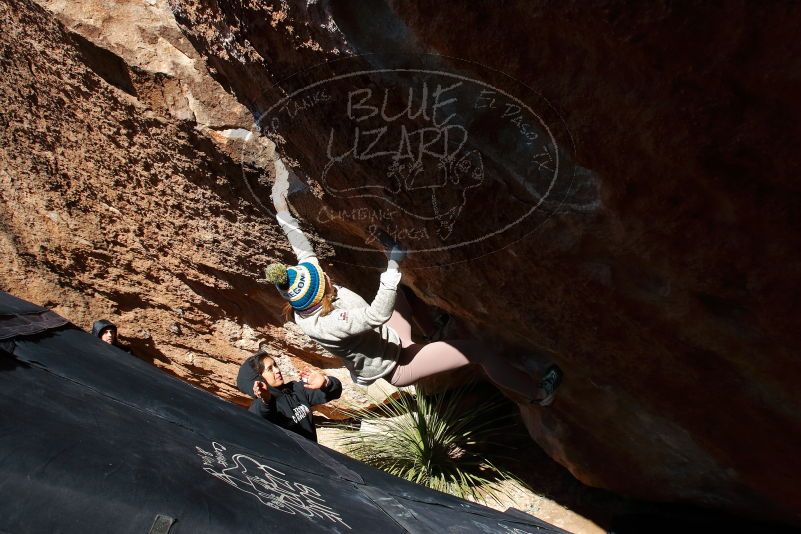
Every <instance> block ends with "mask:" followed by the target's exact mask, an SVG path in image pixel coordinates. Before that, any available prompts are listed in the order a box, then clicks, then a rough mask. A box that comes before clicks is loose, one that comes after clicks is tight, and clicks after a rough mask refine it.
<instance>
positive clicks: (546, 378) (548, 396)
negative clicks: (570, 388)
mask: <svg viewBox="0 0 801 534" xmlns="http://www.w3.org/2000/svg"><path fill="white" fill-rule="evenodd" d="M561 383H562V370H561V369H560V368H559V366H558V365H552V366H550V367H548V369H546V370H545V374H544V375H543V376H542V380H540V388H542V389H543V390H544V391H545V398H543V399H542V400H540V401H539V403H540V406H550V405H551V403H552V402H553V399H554V397H556V390H557V389H559V384H561Z"/></svg>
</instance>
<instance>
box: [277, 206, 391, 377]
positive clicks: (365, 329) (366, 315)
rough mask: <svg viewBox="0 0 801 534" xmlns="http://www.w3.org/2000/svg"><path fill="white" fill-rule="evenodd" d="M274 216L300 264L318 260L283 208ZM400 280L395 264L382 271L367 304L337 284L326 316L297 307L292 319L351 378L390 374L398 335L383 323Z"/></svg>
mask: <svg viewBox="0 0 801 534" xmlns="http://www.w3.org/2000/svg"><path fill="white" fill-rule="evenodd" d="M277 218H278V223H279V224H280V225H281V229H282V230H283V231H284V233H285V234H286V236H287V238H288V239H289V243H290V245H292V250H293V251H294V253H295V256H296V257H297V260H298V263H300V262H303V261H313V262H315V263H319V262H318V260H317V257H316V256H315V254H314V250H313V249H312V247H311V244H310V243H309V240H308V239H307V238H306V236H305V235H304V234H303V232H302V231H301V229H300V226H299V225H298V221H297V220H296V219H295V218H294V217H292V215H291V214H290V213H289V212H287V211H279V212H278V214H277ZM400 279H401V274H400V271H398V270H397V269H387V270H386V271H385V272H384V273H382V274H381V277H380V285H379V288H378V292H377V293H376V296H375V298H374V299H373V302H372V303H370V304H367V301H365V300H364V299H363V298H362V297H360V296H359V295H357V294H356V293H354V292H353V291H350V290H349V289H347V288H344V287H341V286H335V287H336V288H337V298H336V299H335V300H334V301H333V302H332V304H333V305H334V308H335V310H334V311H332V312H331V313H329V314H328V315H326V316H325V317H321V316H320V312H319V311H317V312H316V313H313V314H311V315H308V316H303V315H301V314H299V313H297V312H296V313H295V323H297V325H298V326H300V328H301V329H302V330H303V331H304V332H305V333H306V335H308V336H309V337H310V338H312V339H313V340H314V341H316V342H317V343H318V344H319V345H320V346H322V347H323V348H325V349H326V350H328V352H330V353H331V354H334V355H335V356H339V357H341V358H343V359H344V361H345V367H347V368H348V370H349V371H350V374H351V377H352V378H353V381H354V382H356V383H357V384H362V385H368V384H371V383H372V382H375V381H376V380H378V379H379V378H382V377H385V376H387V375H390V374H391V373H392V371H394V369H395V366H396V365H397V362H398V356H399V355H400V348H401V347H400V338H399V337H398V334H397V333H396V332H395V331H394V330H393V329H392V328H390V327H389V326H388V325H387V324H386V322H387V321H389V318H390V317H391V316H392V311H393V310H394V309H395V297H396V295H397V290H398V284H399V283H400Z"/></svg>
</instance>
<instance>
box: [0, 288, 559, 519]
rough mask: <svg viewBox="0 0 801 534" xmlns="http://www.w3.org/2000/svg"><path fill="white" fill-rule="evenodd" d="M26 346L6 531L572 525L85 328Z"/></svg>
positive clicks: (7, 460) (0, 424) (1, 416)
mask: <svg viewBox="0 0 801 534" xmlns="http://www.w3.org/2000/svg"><path fill="white" fill-rule="evenodd" d="M20 302H21V301H19V300H18V299H13V297H10V296H9V295H7V294H6V293H2V292H0V316H13V315H15V314H18V313H20V312H22V313H44V312H45V311H44V310H43V309H38V310H37V309H35V308H36V307H32V308H26V307H25V306H23V305H21V304H20ZM23 302H24V301H23ZM12 341H13V344H11V345H4V347H6V350H5V351H0V532H9V533H14V534H22V533H29V532H30V533H40V532H48V533H49V532H65V533H71V532H75V533H86V532H109V533H111V532H113V533H120V534H124V533H131V534H133V533H136V534H147V533H148V532H153V533H162V534H179V533H201V532H202V533H218V532H219V533H236V532H243V533H253V532H271V533H280V532H293V533H296V532H342V533H345V532H379V533H380V534H391V533H394V532H465V533H467V532H498V533H524V532H531V533H533V532H540V533H544V532H563V531H562V530H560V529H558V528H556V527H554V526H552V525H548V524H547V523H544V522H542V521H539V520H538V519H536V518H534V517H531V516H524V515H522V514H521V515H517V514H515V515H512V514H504V513H501V512H497V511H494V510H492V509H489V508H486V507H483V506H479V505H476V504H473V503H470V502H467V501H464V500H461V499H457V498H455V497H452V496H449V495H445V494H443V493H439V492H436V491H432V490H429V489H427V488H423V487H421V486H418V485H416V484H412V483H409V482H407V481H404V480H401V479H398V478H396V477H393V476H390V475H388V474H386V473H382V472H380V471H377V470H375V469H373V468H370V467H368V466H366V465H364V464H362V463H360V462H357V461H354V460H352V459H350V458H347V457H345V456H343V455H340V454H338V453H336V452H334V451H331V450H330V449H327V448H325V447H322V446H319V445H317V444H315V443H312V442H309V441H303V438H300V437H298V436H296V435H295V434H292V433H288V432H285V431H284V430H283V429H281V428H279V427H276V426H274V425H272V424H270V423H267V422H265V421H264V420H262V419H261V418H259V417H257V416H255V415H254V414H251V413H249V412H247V411H246V410H243V409H242V408H240V407H238V406H234V405H232V404H229V403H227V402H225V401H223V400H221V399H219V398H217V397H215V396H213V395H211V394H210V393H208V392H205V391H202V390H200V389H197V388H195V387H193V386H191V385H189V384H187V383H185V382H182V381H181V380H178V379H176V378H174V377H171V376H169V375H167V374H165V373H163V372H161V371H159V370H158V369H157V368H155V367H153V366H151V365H149V364H147V363H146V362H143V361H141V360H138V359H137V358H134V357H131V356H130V355H129V354H127V353H125V352H122V351H120V350H119V349H117V348H115V347H113V346H111V345H108V344H106V343H103V342H102V341H100V340H99V339H97V338H95V337H93V336H91V335H89V334H87V333H85V332H83V331H81V330H79V329H77V328H76V327H74V326H72V325H69V324H67V325H64V326H60V325H59V326H54V327H53V328H50V329H48V330H47V331H44V332H39V333H37V334H35V335H18V336H15V337H14V338H13V340H12Z"/></svg>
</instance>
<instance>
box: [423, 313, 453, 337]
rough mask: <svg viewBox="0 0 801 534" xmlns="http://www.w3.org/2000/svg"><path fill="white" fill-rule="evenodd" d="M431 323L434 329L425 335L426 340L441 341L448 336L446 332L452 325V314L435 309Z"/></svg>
mask: <svg viewBox="0 0 801 534" xmlns="http://www.w3.org/2000/svg"><path fill="white" fill-rule="evenodd" d="M433 323H434V325H435V328H434V331H433V332H432V333H431V335H429V336H425V339H426V341H427V342H429V343H432V342H434V341H442V340H443V339H445V338H446V337H447V336H448V333H449V331H450V329H451V327H452V326H453V316H451V314H449V313H447V312H445V311H442V310H439V309H438V310H437V311H436V315H435V316H434V319H433Z"/></svg>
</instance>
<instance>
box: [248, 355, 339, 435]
mask: <svg viewBox="0 0 801 534" xmlns="http://www.w3.org/2000/svg"><path fill="white" fill-rule="evenodd" d="M301 378H302V381H301V382H296V381H290V382H284V377H283V375H282V374H281V370H280V369H279V368H278V365H277V364H276V362H275V358H273V357H272V356H270V355H268V354H267V353H266V352H265V351H259V352H257V353H256V354H253V355H252V356H250V357H249V358H248V359H247V360H245V362H244V363H243V364H242V365H241V366H240V367H239V373H238V374H237V377H236V387H237V388H239V390H240V391H241V392H242V393H245V394H246V395H249V396H251V397H253V398H254V401H253V402H252V403H251V404H250V408H249V409H248V410H249V411H251V412H253V413H255V414H257V415H260V416H261V417H263V418H264V419H267V420H268V421H270V422H271V423H274V424H276V425H278V426H280V427H282V428H286V429H287V430H291V431H292V432H295V433H297V434H300V435H301V436H303V437H305V438H308V439H310V440H312V441H317V430H316V428H315V426H314V419H313V418H312V406H315V405H318V404H325V403H326V402H329V401H332V400H335V399H338V398H339V396H340V395H342V383H341V382H340V381H339V380H337V379H336V378H334V377H333V376H326V375H323V374H321V373H303V374H301Z"/></svg>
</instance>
